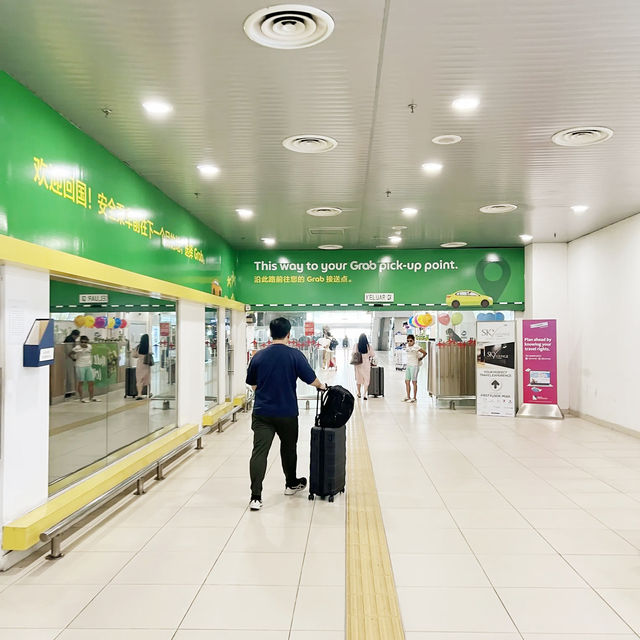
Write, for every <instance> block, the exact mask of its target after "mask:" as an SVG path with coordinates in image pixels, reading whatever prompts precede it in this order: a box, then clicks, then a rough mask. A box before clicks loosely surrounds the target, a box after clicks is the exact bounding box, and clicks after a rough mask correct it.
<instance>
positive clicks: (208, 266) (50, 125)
mask: <svg viewBox="0 0 640 640" xmlns="http://www.w3.org/2000/svg"><path fill="white" fill-rule="evenodd" d="M0 95H1V96H2V117H1V118H0V139H1V140H2V141H3V142H2V144H1V145H0V165H2V166H3V167H6V168H7V171H6V172H5V173H6V175H5V176H4V181H3V185H2V189H0V234H4V235H7V236H11V237H13V238H17V239H19V240H24V241H26V242H31V243H34V244H37V245H40V246H44V247H48V248H50V249H56V250H59V251H64V252H65V253H69V254H72V255H77V256H80V257H83V258H88V259H90V260H95V261H97V262H102V263H104V264H109V265H114V266H117V267H121V268H122V269H127V270H129V271H134V272H136V273H140V274H143V275H147V276H151V277H154V278H160V279H162V280H167V281H169V282H173V283H176V284H180V285H184V286H187V287H191V288H193V289H199V290H201V291H206V292H207V293H214V294H215V295H220V296H224V297H228V298H231V297H233V294H234V289H235V274H234V272H233V269H234V265H235V252H234V251H233V250H232V248H231V247H230V245H229V244H228V243H227V242H225V240H223V239H222V238H221V237H220V236H219V235H217V234H216V233H214V232H213V231H212V230H211V229H210V228H209V227H207V226H206V225H205V224H204V223H202V222H201V221H200V220H198V219H197V218H195V217H194V216H192V215H191V214H190V213H189V212H188V211H186V210H185V209H183V208H182V207H180V206H179V205H177V204H176V203H175V202H174V201H173V200H171V198H169V197H168V196H166V195H165V194H164V193H162V192H161V191H159V190H158V189H157V188H156V187H154V186H153V185H151V184H150V183H149V182H147V181H146V180H144V179H143V178H141V177H140V176H139V175H138V174H136V173H135V172H134V171H132V170H131V169H130V168H129V167H127V166H126V165H125V164H124V163H123V162H121V161H120V160H119V159H118V158H116V157H115V156H113V155H112V154H111V153H109V152H108V151H107V150H106V149H105V148H104V147H102V146H101V145H100V144H98V143H97V142H96V141H95V140H93V139H92V138H90V137H89V136H88V135H86V134H85V133H83V132H82V131H80V130H79V129H78V128H77V127H75V126H74V125H73V124H71V123H70V122H68V121H67V120H65V119H64V118H63V117H62V116H61V115H60V114H58V113H56V112H55V111H54V110H53V109H52V108H51V107H49V106H48V105H47V104H45V103H44V102H43V101H42V100H40V99H39V98H38V97H36V96H35V95H34V94H33V93H31V92H30V91H29V90H28V89H26V88H25V87H23V86H22V85H21V84H19V83H18V82H16V81H15V80H13V79H12V78H11V77H9V76H8V75H7V74H6V73H4V72H0Z"/></svg>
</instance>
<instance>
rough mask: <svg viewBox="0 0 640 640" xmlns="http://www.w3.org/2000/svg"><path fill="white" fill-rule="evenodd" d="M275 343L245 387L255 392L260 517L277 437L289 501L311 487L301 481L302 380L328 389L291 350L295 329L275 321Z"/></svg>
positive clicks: (254, 486)
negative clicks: (298, 390)
mask: <svg viewBox="0 0 640 640" xmlns="http://www.w3.org/2000/svg"><path fill="white" fill-rule="evenodd" d="M269 330H270V332H271V338H272V340H273V343H272V344H271V345H269V346H268V347H267V348H266V349H262V350H261V351H258V353H256V354H255V355H254V356H253V358H252V359H251V362H250V363H249V368H248V369H247V384H249V385H251V386H252V387H253V388H254V389H255V391H256V397H255V401H254V405H253V415H252V420H251V429H252V430H253V452H252V453H251V462H250V463H249V472H250V475H251V502H250V504H249V507H250V508H251V510H252V511H257V510H258V509H260V508H261V507H262V481H263V480H264V474H265V473H266V471H267V456H268V455H269V449H271V443H272V442H273V438H274V436H275V435H276V434H278V437H279V438H280V458H281V459H282V470H283V471H284V477H285V488H284V493H285V495H288V496H290V495H293V494H294V493H297V492H298V491H301V490H302V489H304V488H305V487H306V486H307V479H306V478H298V477H296V476H297V473H296V467H297V464H298V453H297V451H296V447H297V444H298V400H297V397H296V382H297V380H298V378H300V380H302V381H303V382H306V383H307V384H310V385H313V386H314V387H317V388H318V389H326V385H325V384H324V383H323V382H320V380H318V378H317V377H316V374H315V372H314V370H313V369H312V368H311V366H310V365H309V363H308V362H307V359H306V358H305V357H304V356H303V355H302V353H301V352H300V351H298V350H297V349H294V348H292V347H290V346H289V345H288V342H289V332H290V331H291V323H290V322H289V321H288V320H287V319H286V318H276V319H275V320H272V321H271V323H270V324H269Z"/></svg>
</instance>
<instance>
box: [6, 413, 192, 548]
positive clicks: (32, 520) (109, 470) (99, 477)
mask: <svg viewBox="0 0 640 640" xmlns="http://www.w3.org/2000/svg"><path fill="white" fill-rule="evenodd" d="M199 429H200V427H199V426H198V425H195V424H193V425H185V426H184V427H178V428H176V429H173V430H171V431H170V432H169V433H167V434H166V435H164V436H162V437H160V438H158V439H157V440H154V441H153V442H151V443H150V444H148V445H146V446H144V447H142V448H141V449H138V450H137V451H135V452H134V453H131V454H130V455H128V456H127V457H126V458H123V459H122V460H119V461H118V462H116V463H114V464H112V465H109V466H108V467H106V468H105V469H102V470H101V471H98V472H97V473H95V474H94V475H92V476H90V477H89V478H87V479H86V480H83V481H82V482H79V483H78V484H76V485H74V486H73V487H71V488H70V489H67V490H66V491H63V492H62V493H59V494H58V495H56V496H55V497H53V498H51V499H50V500H49V501H48V502H46V503H45V504H43V505H42V506H40V507H37V508H36V509H34V510H33V511H30V512H29V513H27V514H26V515H24V516H22V517H20V518H18V519H17V520H14V521H13V522H10V523H8V524H6V525H5V526H4V527H3V529H2V548H3V549H6V550H20V551H21V550H24V549H29V548H30V547H32V546H33V545H34V544H36V543H37V542H38V540H39V536H40V534H41V533H42V532H43V531H46V530H47V529H48V528H49V527H51V526H53V525H54V524H56V523H58V522H60V521H61V520H63V519H64V518H66V517H67V516H69V515H71V514H72V513H74V512H76V511H77V510H78V509H80V508H81V507H83V506H85V505H86V504H89V503H90V502H91V501H92V500H94V499H95V498H97V497H99V496H101V495H102V494H103V493H105V492H106V491H108V490H109V489H112V488H113V487H115V486H116V485H118V484H120V482H122V481H123V480H126V479H127V478H128V477H130V476H132V475H133V474H134V473H136V472H138V471H140V470H142V469H144V468H145V467H146V466H148V465H149V464H151V463H153V462H155V461H156V460H158V459H159V458H161V457H162V456H164V455H165V454H167V453H169V452H170V451H171V450H173V449H175V448H176V447H177V446H178V445H180V444H181V443H182V442H185V441H186V440H189V438H191V437H193V436H194V435H196V433H198V430H199Z"/></svg>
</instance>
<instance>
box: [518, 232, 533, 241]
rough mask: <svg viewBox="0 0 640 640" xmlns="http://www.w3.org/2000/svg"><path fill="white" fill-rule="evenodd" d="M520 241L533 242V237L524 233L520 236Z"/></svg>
mask: <svg viewBox="0 0 640 640" xmlns="http://www.w3.org/2000/svg"><path fill="white" fill-rule="evenodd" d="M520 240H522V242H531V241H532V240H533V236H530V235H529V234H528V233H523V234H522V235H521V236H520Z"/></svg>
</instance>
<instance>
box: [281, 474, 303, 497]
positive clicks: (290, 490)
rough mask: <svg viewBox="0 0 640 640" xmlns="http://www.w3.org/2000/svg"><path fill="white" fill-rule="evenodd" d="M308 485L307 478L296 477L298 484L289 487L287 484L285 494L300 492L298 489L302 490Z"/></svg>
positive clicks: (290, 494)
mask: <svg viewBox="0 0 640 640" xmlns="http://www.w3.org/2000/svg"><path fill="white" fill-rule="evenodd" d="M306 486H307V479H306V478H296V484H294V485H293V486H291V487H289V486H287V485H285V487H284V495H285V496H292V495H293V494H294V493H298V491H302V490H303V489H304V488H305V487H306Z"/></svg>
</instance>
